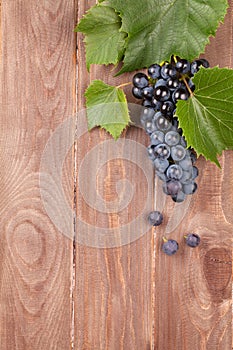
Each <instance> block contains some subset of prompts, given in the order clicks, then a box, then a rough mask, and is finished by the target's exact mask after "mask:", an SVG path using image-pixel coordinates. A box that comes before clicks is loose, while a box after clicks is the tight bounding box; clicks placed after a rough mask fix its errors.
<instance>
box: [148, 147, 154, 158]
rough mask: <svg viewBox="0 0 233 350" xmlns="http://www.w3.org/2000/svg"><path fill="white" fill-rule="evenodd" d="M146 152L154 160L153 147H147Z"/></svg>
mask: <svg viewBox="0 0 233 350" xmlns="http://www.w3.org/2000/svg"><path fill="white" fill-rule="evenodd" d="M147 153H148V157H149V158H150V159H151V160H155V155H154V147H151V146H149V147H147Z"/></svg>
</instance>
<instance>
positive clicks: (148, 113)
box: [140, 108, 155, 127]
mask: <svg viewBox="0 0 233 350" xmlns="http://www.w3.org/2000/svg"><path fill="white" fill-rule="evenodd" d="M154 114H155V112H154V111H153V109H151V108H143V111H142V113H141V115H140V121H141V124H142V126H143V127H145V123H146V122H147V121H150V122H152V117H153V115H154Z"/></svg>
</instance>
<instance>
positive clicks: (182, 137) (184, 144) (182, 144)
mask: <svg viewBox="0 0 233 350" xmlns="http://www.w3.org/2000/svg"><path fill="white" fill-rule="evenodd" d="M177 132H178V130H177ZM182 132H183V131H182V129H180V135H181V136H180V144H181V146H183V147H184V148H186V147H187V142H186V141H185V138H184V136H182Z"/></svg>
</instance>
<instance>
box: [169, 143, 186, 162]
mask: <svg viewBox="0 0 233 350" xmlns="http://www.w3.org/2000/svg"><path fill="white" fill-rule="evenodd" d="M185 154H186V149H185V148H184V147H183V146H181V145H176V146H173V147H172V148H171V156H172V158H173V160H174V161H175V162H177V161H181V160H182V159H183V158H184V157H185Z"/></svg>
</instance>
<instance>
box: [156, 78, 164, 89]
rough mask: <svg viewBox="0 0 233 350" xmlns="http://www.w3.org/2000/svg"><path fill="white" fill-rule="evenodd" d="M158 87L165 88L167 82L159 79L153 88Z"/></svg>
mask: <svg viewBox="0 0 233 350" xmlns="http://www.w3.org/2000/svg"><path fill="white" fill-rule="evenodd" d="M158 86H166V87H167V81H166V80H164V79H159V80H157V81H156V83H155V85H154V88H157V87H158Z"/></svg>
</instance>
